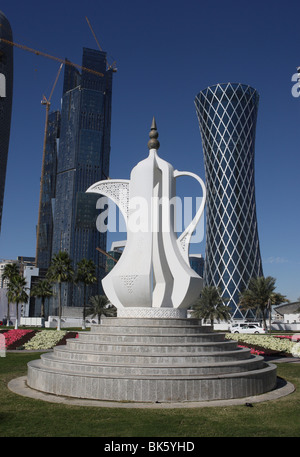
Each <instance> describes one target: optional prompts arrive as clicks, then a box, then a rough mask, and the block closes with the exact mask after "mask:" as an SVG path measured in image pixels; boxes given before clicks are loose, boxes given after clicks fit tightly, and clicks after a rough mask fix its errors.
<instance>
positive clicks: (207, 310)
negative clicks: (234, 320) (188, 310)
mask: <svg viewBox="0 0 300 457" xmlns="http://www.w3.org/2000/svg"><path fill="white" fill-rule="evenodd" d="M226 301H228V299H227V298H224V297H222V296H221V290H220V289H218V288H217V287H215V286H205V287H203V289H202V291H201V295H200V297H199V298H198V300H196V302H195V303H194V304H193V306H192V317H193V318H196V319H204V321H206V320H208V319H209V320H210V322H211V326H212V327H213V325H214V319H217V320H219V319H220V320H225V321H226V322H227V321H229V320H230V318H231V313H230V310H229V308H228V306H226V305H224V302H226Z"/></svg>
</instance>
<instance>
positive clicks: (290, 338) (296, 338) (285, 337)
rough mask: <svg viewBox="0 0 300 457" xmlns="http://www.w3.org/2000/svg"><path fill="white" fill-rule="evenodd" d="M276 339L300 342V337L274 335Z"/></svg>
mask: <svg viewBox="0 0 300 457" xmlns="http://www.w3.org/2000/svg"><path fill="white" fill-rule="evenodd" d="M274 337H275V338H283V339H287V340H292V341H293V342H294V343H298V341H300V335H299V334H298V335H274Z"/></svg>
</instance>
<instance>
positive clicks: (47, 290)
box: [31, 279, 54, 317]
mask: <svg viewBox="0 0 300 457" xmlns="http://www.w3.org/2000/svg"><path fill="white" fill-rule="evenodd" d="M53 295H54V294H53V291H52V284H51V282H50V281H48V280H47V279H43V280H40V281H39V282H38V283H36V284H35V286H33V288H32V290H31V296H32V297H37V298H41V300H42V307H41V317H45V301H46V299H47V298H50V297H52V296H53Z"/></svg>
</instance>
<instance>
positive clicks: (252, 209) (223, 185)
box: [195, 83, 263, 319]
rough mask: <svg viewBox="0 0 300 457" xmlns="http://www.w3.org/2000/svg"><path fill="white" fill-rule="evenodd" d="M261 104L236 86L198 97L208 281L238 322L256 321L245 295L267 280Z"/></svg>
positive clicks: (249, 91) (220, 86) (214, 89)
mask: <svg viewBox="0 0 300 457" xmlns="http://www.w3.org/2000/svg"><path fill="white" fill-rule="evenodd" d="M258 102H259V95H258V93H257V91H256V90H255V89H253V88H252V87H250V86H247V85H244V84H235V83H228V84H217V85H214V86H211V87H208V88H207V89H205V90H203V91H201V92H200V93H199V94H198V95H197V96H196V98H195V106H196V112H197V117H198V121H199V126H200V133H201V138H202V145H203V152H204V164H205V178H206V187H207V217H206V254H205V271H204V281H205V284H206V285H213V286H216V287H220V289H221V290H222V295H223V297H226V298H227V299H229V301H228V306H230V308H231V311H232V317H233V318H234V319H242V318H245V317H250V316H251V317H252V315H251V314H250V315H248V314H246V312H245V314H243V311H242V310H240V309H239V308H238V303H239V293H240V291H241V290H243V289H244V288H245V287H247V285H248V283H249V280H250V279H251V278H252V277H258V276H262V275H263V272H262V264H261V256H260V248H259V238H258V230H257V218H256V203H255V184H254V149H255V131H256V119H257V110H258Z"/></svg>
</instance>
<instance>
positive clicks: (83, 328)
mask: <svg viewBox="0 0 300 457" xmlns="http://www.w3.org/2000/svg"><path fill="white" fill-rule="evenodd" d="M85 296H86V285H85V284H84V283H83V310H82V330H85V329H86V326H85V301H86V300H85Z"/></svg>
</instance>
